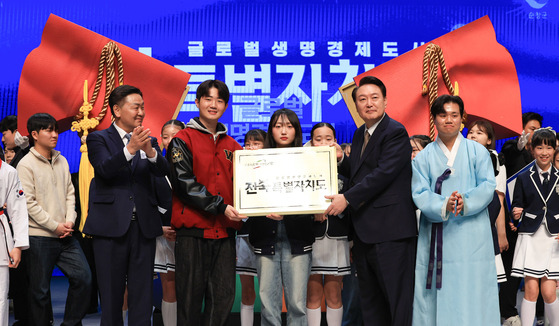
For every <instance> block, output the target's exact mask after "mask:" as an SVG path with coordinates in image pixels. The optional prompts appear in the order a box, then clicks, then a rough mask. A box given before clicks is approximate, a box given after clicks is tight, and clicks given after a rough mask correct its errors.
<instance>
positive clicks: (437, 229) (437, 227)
mask: <svg viewBox="0 0 559 326" xmlns="http://www.w3.org/2000/svg"><path fill="white" fill-rule="evenodd" d="M450 173H451V170H450V169H446V170H445V171H444V172H443V174H441V176H440V177H438V178H437V181H436V182H435V193H436V194H438V195H440V194H441V188H442V186H443V181H444V180H446V179H447V178H448V176H449V175H450ZM435 248H436V249H437V289H440V288H441V287H442V283H443V223H442V222H441V223H433V224H432V225H431V247H430V249H429V269H428V271H427V285H426V288H427V289H428V290H430V289H431V286H432V283H433V270H434V269H435Z"/></svg>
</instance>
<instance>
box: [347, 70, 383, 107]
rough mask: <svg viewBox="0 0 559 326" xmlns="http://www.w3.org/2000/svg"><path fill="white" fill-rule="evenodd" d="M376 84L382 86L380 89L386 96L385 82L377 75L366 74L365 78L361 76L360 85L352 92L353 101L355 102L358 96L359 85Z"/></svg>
mask: <svg viewBox="0 0 559 326" xmlns="http://www.w3.org/2000/svg"><path fill="white" fill-rule="evenodd" d="M369 84H370V85H376V86H378V88H380V91H381V92H382V97H386V86H384V83H383V82H382V80H380V79H378V78H377V77H374V76H365V77H363V78H361V80H360V81H359V86H358V87H355V88H354V89H353V91H352V92H351V98H353V102H354V103H355V101H356V100H357V99H356V96H357V90H358V89H359V87H361V86H363V85H369Z"/></svg>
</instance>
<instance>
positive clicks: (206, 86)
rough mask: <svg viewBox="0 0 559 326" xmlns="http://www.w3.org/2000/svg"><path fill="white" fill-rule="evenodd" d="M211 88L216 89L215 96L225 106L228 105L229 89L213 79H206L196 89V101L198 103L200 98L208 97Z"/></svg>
mask: <svg viewBox="0 0 559 326" xmlns="http://www.w3.org/2000/svg"><path fill="white" fill-rule="evenodd" d="M211 88H215V89H217V96H219V98H220V99H222V100H224V101H225V104H227V103H229V88H228V87H227V85H225V83H224V82H222V81H221V80H214V79H208V80H206V81H205V82H203V83H202V84H200V85H199V86H198V88H197V89H196V99H197V100H198V101H200V99H201V98H202V96H209V95H210V89H211Z"/></svg>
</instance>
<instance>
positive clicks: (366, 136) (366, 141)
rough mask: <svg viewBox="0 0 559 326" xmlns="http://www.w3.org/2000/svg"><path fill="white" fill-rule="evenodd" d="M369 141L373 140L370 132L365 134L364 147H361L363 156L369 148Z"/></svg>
mask: <svg viewBox="0 0 559 326" xmlns="http://www.w3.org/2000/svg"><path fill="white" fill-rule="evenodd" d="M369 139H371V134H369V131H366V132H365V138H364V140H363V147H361V156H363V152H364V151H365V148H366V147H367V144H368V143H369Z"/></svg>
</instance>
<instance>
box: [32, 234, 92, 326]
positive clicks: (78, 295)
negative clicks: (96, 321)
mask: <svg viewBox="0 0 559 326" xmlns="http://www.w3.org/2000/svg"><path fill="white" fill-rule="evenodd" d="M26 258H27V259H28V261H27V267H28V269H27V271H28V275H29V312H30V317H29V323H30V324H31V325H36V326H44V325H50V321H51V318H52V308H51V307H52V305H51V298H50V280H51V277H52V271H53V270H54V265H57V266H58V268H60V270H61V271H62V273H64V275H65V276H66V277H67V278H68V282H69V288H68V295H67V298H66V307H65V309H64V321H63V322H62V325H64V326H65V325H81V320H82V318H83V317H84V316H85V314H86V311H87V308H88V306H89V293H90V291H91V271H90V270H89V266H88V265H87V261H86V259H85V256H84V254H83V251H82V250H81V248H80V245H79V244H78V241H77V240H76V239H75V238H73V237H66V238H63V239H59V238H50V237H38V236H30V237H29V249H28V250H27V253H26Z"/></svg>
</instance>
